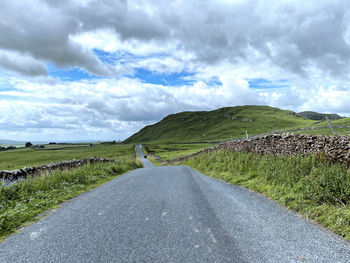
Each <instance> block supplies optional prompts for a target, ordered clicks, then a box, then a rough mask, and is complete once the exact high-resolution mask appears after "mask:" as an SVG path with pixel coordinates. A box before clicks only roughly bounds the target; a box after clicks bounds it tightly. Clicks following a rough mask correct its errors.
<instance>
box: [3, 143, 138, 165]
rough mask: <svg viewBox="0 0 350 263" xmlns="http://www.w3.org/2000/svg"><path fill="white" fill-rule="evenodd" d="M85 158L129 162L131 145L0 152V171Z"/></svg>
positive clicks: (78, 146)
mask: <svg viewBox="0 0 350 263" xmlns="http://www.w3.org/2000/svg"><path fill="white" fill-rule="evenodd" d="M87 157H100V158H111V159H118V160H131V158H132V145H131V144H130V145H128V144H116V145H102V144H95V145H94V147H89V144H88V145H81V144H71V145H68V144H64V145H59V144H57V145H55V144H53V145H45V148H44V149H18V150H11V151H4V152H0V170H12V169H20V168H23V167H25V166H40V165H45V164H49V163H52V162H58V161H63V160H72V159H82V158H87Z"/></svg>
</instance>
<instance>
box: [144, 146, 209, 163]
mask: <svg viewBox="0 0 350 263" xmlns="http://www.w3.org/2000/svg"><path fill="white" fill-rule="evenodd" d="M214 145H216V144H209V143H196V144H149V145H146V147H147V149H148V151H149V152H150V153H152V154H155V155H157V156H159V157H160V158H162V160H163V161H166V160H170V159H175V158H178V157H183V156H187V155H191V154H193V153H196V152H199V151H201V150H203V149H205V148H208V147H211V146H214Z"/></svg>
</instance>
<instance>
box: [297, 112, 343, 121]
mask: <svg viewBox="0 0 350 263" xmlns="http://www.w3.org/2000/svg"><path fill="white" fill-rule="evenodd" d="M298 114H299V115H300V116H302V117H304V118H307V119H310V120H316V121H321V120H325V119H326V117H328V119H330V120H339V119H342V118H343V117H341V116H339V115H338V114H324V113H318V112H314V111H303V112H299V113H298Z"/></svg>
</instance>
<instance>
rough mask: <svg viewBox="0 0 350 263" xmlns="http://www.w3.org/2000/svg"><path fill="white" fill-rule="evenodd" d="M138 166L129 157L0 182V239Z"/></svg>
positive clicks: (138, 165)
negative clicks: (17, 180)
mask: <svg viewBox="0 0 350 263" xmlns="http://www.w3.org/2000/svg"><path fill="white" fill-rule="evenodd" d="M139 167H140V164H137V163H136V162H131V161H123V162H119V163H117V162H115V163H109V164H95V165H87V166H83V167H80V168H77V169H74V170H69V171H64V172H54V173H51V174H47V175H42V176H38V177H31V178H28V180H22V181H19V182H15V183H13V184H6V183H4V182H3V183H1V182H0V241H2V240H4V239H5V238H6V237H7V236H8V235H9V234H11V233H13V232H15V231H16V230H17V229H19V228H20V227H21V226H23V225H24V224H25V223H27V222H30V221H35V220H37V218H36V217H37V216H38V215H39V214H41V213H42V212H44V211H45V210H48V209H52V208H55V207H57V206H58V205H59V204H60V203H62V202H64V201H66V200H68V199H71V198H73V197H76V196H77V195H79V194H81V193H83V192H86V191H89V190H91V189H93V188H95V187H97V186H100V185H101V184H103V183H105V182H107V181H109V180H112V179H114V178H115V177H117V176H118V175H120V174H123V173H125V172H127V171H129V170H132V169H135V168H139Z"/></svg>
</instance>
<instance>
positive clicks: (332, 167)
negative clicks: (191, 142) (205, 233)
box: [183, 151, 350, 240]
mask: <svg viewBox="0 0 350 263" xmlns="http://www.w3.org/2000/svg"><path fill="white" fill-rule="evenodd" d="M183 164H186V165H189V166H191V167H193V168H194V169H197V170H198V171H200V172H202V173H204V174H206V175H209V176H212V177H214V178H218V179H221V180H224V181H226V182H229V183H232V184H237V185H242V186H244V187H247V188H249V189H252V190H254V191H256V192H260V193H263V194H264V195H266V196H268V197H270V198H271V199H273V200H275V201H277V202H278V203H280V204H282V205H284V206H285V207H287V208H289V209H292V210H294V211H296V212H298V213H300V214H302V215H303V216H304V217H305V218H308V219H313V220H315V221H317V222H318V223H320V224H322V225H324V226H325V227H327V228H329V229H330V230H332V231H333V232H335V233H337V234H339V235H341V236H343V237H345V238H346V239H348V240H350V170H349V169H347V168H346V167H342V166H341V165H338V164H332V163H330V162H328V161H326V160H324V159H322V157H317V156H316V155H315V156H309V157H300V156H299V157H273V156H270V155H257V154H251V153H235V152H230V151H219V152H214V153H209V154H202V155H199V156H197V157H194V158H191V159H189V160H188V161H186V162H184V163H183Z"/></svg>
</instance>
